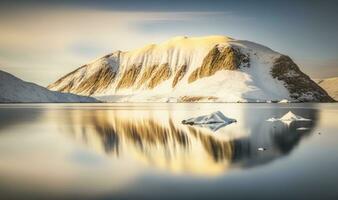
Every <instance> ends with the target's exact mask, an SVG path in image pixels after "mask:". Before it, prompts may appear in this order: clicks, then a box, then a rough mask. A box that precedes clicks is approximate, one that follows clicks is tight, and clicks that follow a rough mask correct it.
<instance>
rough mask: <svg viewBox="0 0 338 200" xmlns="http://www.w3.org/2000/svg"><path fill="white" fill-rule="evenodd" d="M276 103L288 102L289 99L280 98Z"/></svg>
mask: <svg viewBox="0 0 338 200" xmlns="http://www.w3.org/2000/svg"><path fill="white" fill-rule="evenodd" d="M278 103H290V101H289V100H287V99H282V100H280V101H279V102H278Z"/></svg>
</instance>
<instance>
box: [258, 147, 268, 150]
mask: <svg viewBox="0 0 338 200" xmlns="http://www.w3.org/2000/svg"><path fill="white" fill-rule="evenodd" d="M257 150H258V151H265V150H266V148H264V147H259V148H258V149H257Z"/></svg>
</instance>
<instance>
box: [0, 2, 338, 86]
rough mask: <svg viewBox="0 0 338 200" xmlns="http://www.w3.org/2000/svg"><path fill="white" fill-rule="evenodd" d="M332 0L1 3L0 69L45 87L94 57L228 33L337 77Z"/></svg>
mask: <svg viewBox="0 0 338 200" xmlns="http://www.w3.org/2000/svg"><path fill="white" fill-rule="evenodd" d="M337 5H338V3H336V2H335V1H325V2H316V1H289V2H288V1H283V2H271V1H260V2H259V3H257V2H251V1H241V2H237V1H225V2H224V1H214V2H210V1H193V2H192V1H171V2H170V3H169V2H166V1H114V2H111V1H100V2H90V1H73V2H72V3H69V2H66V1H61V2H53V1H45V2H43V3H38V2H35V1H16V2H13V1H12V2H1V3H0V11H1V13H0V27H1V31H0V70H4V71H6V72H9V73H12V74H13V75H15V76H18V77H19V78H21V79H23V80H25V81H30V82H34V83H37V84H40V85H43V86H46V85H48V84H50V83H52V82H54V81H55V80H56V79H58V78H60V77H61V76H63V75H65V74H67V73H69V72H70V71H72V70H74V69H76V68H78V67H80V66H81V65H83V64H86V63H88V62H90V61H92V60H93V59H96V58H99V57H102V56H104V55H105V54H108V53H111V52H113V51H116V50H123V51H127V50H132V49H136V48H140V47H142V46H144V45H146V44H149V43H161V42H163V41H165V40H168V39H170V38H172V37H175V36H179V35H186V36H191V37H193V36H206V35H226V36H230V37H233V38H235V39H241V40H249V41H253V42H256V43H259V44H262V45H265V46H267V47H269V48H271V49H273V50H275V51H278V52H280V53H282V54H286V55H288V56H290V57H291V58H292V59H294V61H295V62H296V63H297V64H298V65H299V66H300V67H301V69H302V70H303V71H304V72H305V73H306V74H308V75H309V76H310V77H312V78H325V77H334V76H338V65H337V63H338V38H337V37H336V36H337V35H338V28H337V26H335V25H334V24H335V23H336V22H335V19H337V18H338V14H337V13H336V12H335V11H336V10H337V8H338V6H337Z"/></svg>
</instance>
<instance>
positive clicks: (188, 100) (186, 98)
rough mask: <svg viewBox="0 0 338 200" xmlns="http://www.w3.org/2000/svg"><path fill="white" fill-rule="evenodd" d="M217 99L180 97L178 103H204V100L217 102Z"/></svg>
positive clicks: (210, 97) (209, 97) (211, 97)
mask: <svg viewBox="0 0 338 200" xmlns="http://www.w3.org/2000/svg"><path fill="white" fill-rule="evenodd" d="M217 99H218V98H217V97H213V96H182V97H180V99H179V101H180V102H198V101H203V100H204V101H205V100H209V101H210V100H217Z"/></svg>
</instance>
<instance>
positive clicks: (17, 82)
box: [0, 70, 97, 103]
mask: <svg viewBox="0 0 338 200" xmlns="http://www.w3.org/2000/svg"><path fill="white" fill-rule="evenodd" d="M0 102H2V103H10V102H97V100H96V99H94V98H91V97H84V96H78V95H74V94H64V93H61V92H53V91H49V90H48V89H46V88H43V87H41V86H38V85H36V84H33V83H28V82H24V81H22V80H21V79H18V78H16V77H15V76H13V75H11V74H9V73H7V72H4V71H1V70H0Z"/></svg>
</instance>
